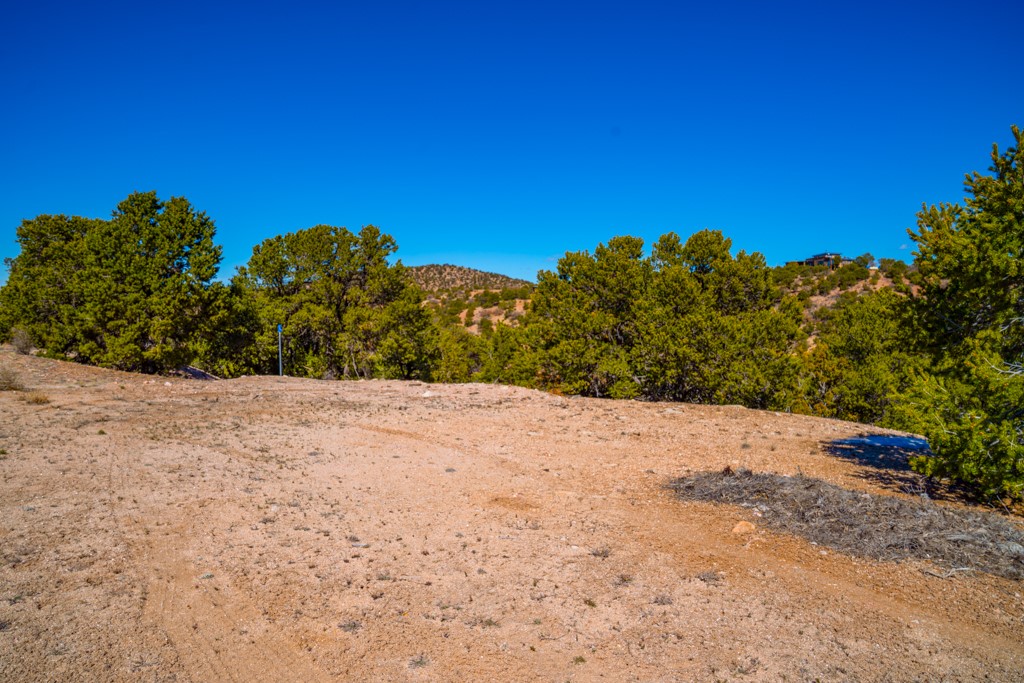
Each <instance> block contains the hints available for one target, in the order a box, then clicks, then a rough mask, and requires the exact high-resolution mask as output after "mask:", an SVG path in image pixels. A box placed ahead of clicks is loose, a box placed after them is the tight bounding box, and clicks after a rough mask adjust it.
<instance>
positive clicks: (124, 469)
mask: <svg viewBox="0 0 1024 683" xmlns="http://www.w3.org/2000/svg"><path fill="white" fill-rule="evenodd" d="M122 452H124V451H123V450H120V449H119V450H112V453H114V454H115V455H112V456H111V463H110V470H109V472H110V474H109V476H108V481H109V482H110V483H109V486H110V497H111V499H112V500H116V499H117V497H118V492H119V491H127V490H128V489H129V484H128V482H129V481H132V480H133V479H134V478H142V477H144V476H145V475H146V473H145V472H144V471H143V470H142V468H139V467H138V466H136V465H134V464H133V463H131V462H129V460H128V459H126V458H123V457H119V456H117V455H116V453H122ZM136 486H137V484H136ZM164 509H173V510H174V511H175V512H173V513H171V514H173V515H175V517H176V518H175V519H172V520H168V519H166V518H164V519H159V520H157V519H146V518H144V516H143V513H142V512H135V513H133V512H132V511H128V510H124V509H122V510H120V511H119V513H120V514H118V515H117V517H118V524H119V526H120V527H121V531H122V533H123V535H124V538H125V539H126V541H127V544H128V547H129V548H130V550H131V552H132V554H133V555H134V557H135V561H136V566H137V567H138V568H139V573H140V574H141V575H143V576H145V577H146V582H147V586H146V600H145V605H144V608H143V622H144V625H145V626H147V627H149V628H152V629H155V630H157V631H158V632H160V633H162V634H164V635H165V636H166V638H167V639H168V641H169V642H170V644H171V646H172V647H173V649H174V650H175V652H176V654H177V656H178V659H179V660H180V662H181V664H182V665H183V666H184V670H185V671H188V672H189V676H190V677H191V678H192V679H193V680H195V681H233V682H237V683H247V682H248V681H267V682H272V683H274V682H281V683H285V682H291V681H321V680H326V677H325V676H324V674H323V673H322V672H320V671H319V670H318V669H317V668H316V667H315V666H314V664H313V663H312V662H311V661H310V658H309V657H308V656H306V655H305V654H304V653H303V652H302V651H301V650H300V649H299V648H298V647H297V646H296V644H295V643H293V642H292V641H291V640H290V639H289V638H288V637H286V636H284V635H282V634H281V633H280V631H279V629H277V627H275V625H274V624H272V623H269V622H268V621H267V620H266V619H265V618H264V617H263V614H262V612H261V611H260V610H259V609H258V608H257V606H256V604H255V603H254V602H253V601H252V600H251V599H250V598H249V597H248V596H247V595H245V594H244V592H243V591H241V590H237V589H235V588H234V587H233V586H232V585H230V584H227V583H225V582H224V579H223V578H222V577H219V576H212V575H205V574H204V575H199V573H198V571H197V568H196V567H195V566H194V564H193V563H192V562H191V561H190V560H189V559H188V558H189V553H188V550H189V536H190V533H191V532H192V528H191V524H190V522H189V520H190V519H193V518H195V517H196V516H198V508H197V506H196V505H188V506H185V507H180V508H179V507H175V508H164ZM157 523H159V524H160V525H161V528H162V530H163V533H161V534H160V535H159V536H158V537H154V535H152V534H151V530H150V525H151V524H153V525H155V524H157Z"/></svg>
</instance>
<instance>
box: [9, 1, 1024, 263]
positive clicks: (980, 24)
mask: <svg viewBox="0 0 1024 683" xmlns="http://www.w3.org/2000/svg"><path fill="white" fill-rule="evenodd" d="M211 4H212V5H214V6H213V7H207V6H205V3H191V2H183V3H159V4H156V3H152V4H151V3H139V2H137V1H136V2H132V3H125V4H120V3H80V2H75V3H71V2H67V3H48V2H18V3H11V4H9V5H8V6H7V7H6V8H5V10H4V13H3V14H4V18H3V22H2V24H0V92H2V93H3V105H2V106H0V129H2V130H3V144H2V146H0V256H14V255H16V254H17V244H16V242H15V229H16V228H17V226H18V224H19V223H20V221H21V220H22V219H23V218H30V217H33V216H36V215H38V214H41V213H54V214H56V213H65V214H77V215H85V216H97V217H106V216H109V214H110V212H111V211H112V210H113V208H114V207H115V206H116V204H117V202H118V201H120V200H121V199H123V198H124V197H125V196H126V195H127V194H128V193H130V192H132V191H133V190H156V191H157V192H158V194H159V195H160V196H161V197H163V198H168V197H170V196H172V195H184V196H186V197H188V198H189V199H190V200H191V201H192V203H193V204H194V205H195V206H196V207H197V208H198V209H200V210H204V211H206V212H207V213H208V214H209V215H210V216H211V217H213V219H214V220H215V221H216V224H217V231H218V233H217V234H218V237H217V239H218V242H219V243H220V244H222V245H223V246H224V262H223V266H222V275H225V276H229V275H230V274H231V273H232V272H233V271H234V268H235V266H237V265H241V264H244V263H245V262H246V261H247V260H248V258H249V256H250V254H251V250H252V247H253V245H255V244H256V243H258V242H259V241H261V240H263V239H265V238H267V237H270V236H273V235H276V234H280V233H284V232H289V231H294V230H297V229H300V228H305V227H309V226H311V225H314V224H317V223H329V224H332V225H345V226H347V227H349V228H350V229H353V230H357V229H358V228H359V227H360V226H362V225H364V224H367V223H373V224H375V225H378V226H379V227H381V229H383V230H384V231H385V232H388V233H390V234H392V235H394V236H395V238H396V239H397V240H398V243H399V247H400V249H399V253H398V255H399V257H400V258H401V259H402V260H403V262H405V263H406V264H409V265H415V264H420V263H431V262H448V263H457V264H461V265H468V266H473V267H478V268H483V269H487V270H496V271H499V272H503V273H507V274H509V275H515V276H521V277H526V278H529V279H533V277H534V276H535V274H536V271H537V270H538V269H541V268H553V267H554V265H555V260H556V259H557V257H558V256H560V255H561V254H563V253H564V252H565V251H567V250H581V249H589V250H592V249H593V248H594V246H596V245H597V243H598V242H605V241H607V240H608V239H609V238H610V237H612V236H614V235H619V234H633V235H639V236H642V237H644V238H645V239H647V240H648V241H651V240H653V239H655V238H656V237H657V236H658V235H660V234H662V233H664V232H668V231H670V230H672V231H676V232H678V233H680V234H681V235H683V236H686V235H689V234H690V233H692V232H694V231H696V230H700V229H702V228H705V227H707V228H714V229H720V230H722V231H723V232H724V233H725V234H726V235H727V236H729V237H731V238H732V239H733V244H734V248H736V249H746V250H748V251H760V252H762V253H764V254H765V256H766V257H767V259H768V261H769V263H772V264H775V263H781V262H784V261H786V260H788V259H793V258H798V257H803V256H806V255H809V254H810V253H812V252H817V251H822V250H826V249H831V250H839V251H842V252H844V253H846V252H849V253H850V254H852V255H857V254H861V253H864V252H866V251H870V252H872V253H873V254H875V255H876V256H889V257H903V258H907V259H909V258H910V252H911V251H912V248H913V246H912V244H910V240H909V239H908V238H907V235H906V229H907V228H908V227H912V226H913V225H914V221H915V218H914V214H915V212H916V211H918V210H919V209H920V206H921V204H922V202H928V203H934V202H938V201H958V200H960V199H961V198H962V196H963V190H962V182H963V175H964V173H966V172H968V171H971V170H984V169H985V168H986V167H987V166H988V162H989V159H988V154H989V151H990V149H991V144H992V143H993V142H998V143H999V144H1000V147H1005V146H1006V145H1007V144H1008V142H1009V140H1010V132H1009V127H1010V125H1011V124H1012V123H1017V124H1020V125H1024V84H1022V81H1021V64H1022V62H1021V47H1020V42H1019V40H1018V38H1019V36H1018V32H1019V28H1020V26H1021V25H1022V24H1024V3H1021V2H1019V0H1003V1H1001V2H973V3H966V2H962V1H960V2H950V3H946V2H922V3H904V2H893V1H892V0H889V1H888V2H884V3H883V2H870V1H868V2H857V3H848V4H842V5H836V4H833V3H827V2H814V3H787V2H781V3H777V2H763V1H762V2H739V3H719V4H717V5H715V6H712V5H713V3H707V2H701V3H693V4H692V6H691V5H688V4H687V3H681V2H678V3H667V2H666V3H646V2H628V3H626V2H623V3H602V2H580V3H549V2H538V3H532V2H515V3H502V4H496V3H487V2H465V3H444V2H421V3H388V2H367V1H365V0H363V1H361V2H357V3H347V2H340V3H324V4H322V5H321V4H309V3H306V4H303V6H302V7H301V8H300V9H296V8H295V7H294V6H292V4H287V5H286V4H285V3H267V2H245V3H238V4H226V3H211ZM908 244H910V248H907V245H908ZM5 277H6V274H3V275H0V280H2V279H3V278H5Z"/></svg>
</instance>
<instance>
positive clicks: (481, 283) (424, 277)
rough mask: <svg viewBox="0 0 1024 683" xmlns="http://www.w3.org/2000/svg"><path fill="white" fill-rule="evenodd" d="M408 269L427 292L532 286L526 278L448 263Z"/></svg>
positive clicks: (415, 281)
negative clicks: (521, 278)
mask: <svg viewBox="0 0 1024 683" xmlns="http://www.w3.org/2000/svg"><path fill="white" fill-rule="evenodd" d="M408 271H409V276H410V277H411V278H412V281H413V282H414V283H416V285H417V286H418V287H419V288H420V289H422V290H423V291H425V292H450V291H456V290H458V291H462V292H472V291H474V290H478V289H487V290H502V289H514V288H517V287H530V286H532V283H530V282H527V281H526V280H519V279H517V278H512V277H508V276H507V275H501V274H499V273H489V272H487V271H483V270H476V269H475V268H467V267H465V266H453V265H451V264H448V263H444V264H430V265H426V266H409V267H408Z"/></svg>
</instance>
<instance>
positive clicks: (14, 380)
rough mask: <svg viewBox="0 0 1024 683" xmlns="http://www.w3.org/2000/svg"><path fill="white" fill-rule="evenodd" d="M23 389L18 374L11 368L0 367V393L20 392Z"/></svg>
mask: <svg viewBox="0 0 1024 683" xmlns="http://www.w3.org/2000/svg"><path fill="white" fill-rule="evenodd" d="M24 388H25V385H24V384H22V382H21V378H20V377H18V373H16V372H15V371H14V370H13V369H11V368H8V367H0V391H21V390H22V389H24Z"/></svg>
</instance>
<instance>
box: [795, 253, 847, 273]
mask: <svg viewBox="0 0 1024 683" xmlns="http://www.w3.org/2000/svg"><path fill="white" fill-rule="evenodd" d="M790 263H792V264H795V265H798V266H828V267H829V268H831V269H832V270H835V269H836V268H838V267H840V266H845V265H846V264H847V263H853V259H849V258H843V255H842V254H840V253H838V252H834V251H826V252H824V253H821V254H815V255H814V256H812V257H810V258H806V259H804V260H803V261H790Z"/></svg>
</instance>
